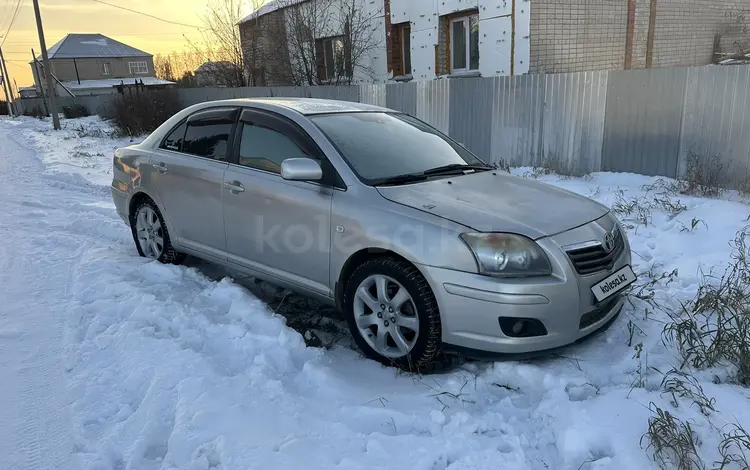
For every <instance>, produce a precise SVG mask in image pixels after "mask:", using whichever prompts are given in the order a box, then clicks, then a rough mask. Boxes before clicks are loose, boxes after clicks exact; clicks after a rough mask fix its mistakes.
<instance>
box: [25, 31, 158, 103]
mask: <svg viewBox="0 0 750 470" xmlns="http://www.w3.org/2000/svg"><path fill="white" fill-rule="evenodd" d="M47 55H48V57H49V65H50V69H51V71H52V74H53V75H54V77H56V78H57V79H58V80H59V81H60V82H61V83H62V85H63V86H65V87H66V88H68V89H69V90H71V92H73V93H74V94H75V95H76V96H80V95H95V94H106V93H115V92H116V91H117V88H116V87H117V86H118V85H124V86H134V85H135V84H136V82H138V83H139V84H140V83H141V82H142V84H143V85H144V86H148V87H163V86H166V85H171V84H172V82H169V81H166V80H161V79H158V78H156V76H155V73H154V58H153V56H152V55H151V54H149V53H147V52H143V51H141V50H139V49H136V48H134V47H131V46H128V45H127V44H123V43H121V42H119V41H115V40H114V39H111V38H108V37H107V36H104V35H102V34H68V35H66V36H65V37H64V38H62V39H61V40H60V41H58V42H57V43H56V44H54V45H53V46H52V47H50V48H49V49H48V50H47ZM41 60H42V58H41V56H39V57H37V61H38V62H32V63H30V64H29V65H30V66H31V68H32V72H33V77H34V82H35V84H34V87H35V89H36V90H37V91H39V90H40V89H41V87H44V92H45V94H46V93H47V82H46V71H45V70H44V67H43V66H42V65H41ZM55 91H56V93H57V94H58V95H65V94H66V93H67V92H66V91H65V90H64V89H63V88H62V86H61V85H60V84H59V83H56V86H55Z"/></svg>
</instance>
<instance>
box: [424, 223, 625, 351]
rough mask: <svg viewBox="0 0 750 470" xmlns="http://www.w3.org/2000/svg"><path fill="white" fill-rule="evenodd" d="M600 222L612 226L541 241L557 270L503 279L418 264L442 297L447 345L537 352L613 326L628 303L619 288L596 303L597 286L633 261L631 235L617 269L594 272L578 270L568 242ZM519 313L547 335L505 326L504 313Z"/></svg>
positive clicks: (578, 230)
mask: <svg viewBox="0 0 750 470" xmlns="http://www.w3.org/2000/svg"><path fill="white" fill-rule="evenodd" d="M607 220H610V219H609V218H608V217H607ZM602 226H604V227H603V228H604V229H605V230H609V228H608V227H607V222H606V221H603V219H600V220H599V221H596V222H592V223H591V224H587V225H584V226H582V227H579V228H576V229H574V230H571V231H569V232H565V233H563V234H560V235H557V236H553V237H547V238H544V239H541V240H538V243H539V245H540V246H541V247H542V248H543V249H544V250H545V251H546V252H547V254H548V256H549V257H550V262H551V264H552V265H553V274H552V275H551V276H546V277H536V278H522V279H499V278H492V277H488V276H481V275H478V274H472V273H466V272H460V271H454V270H450V269H444V268H437V267H432V266H420V269H421V271H422V273H423V274H424V276H425V278H426V279H427V281H428V282H429V283H430V286H431V287H432V290H433V292H434V293H435V297H436V299H437V302H438V306H439V309H440V312H441V321H442V335H443V342H444V343H445V344H446V348H447V349H456V350H459V351H475V352H476V351H481V352H484V353H498V354H526V353H534V352H538V351H545V350H549V349H556V348H559V347H562V346H566V345H568V344H571V343H575V342H577V341H579V340H581V339H583V338H585V337H587V336H589V335H591V334H593V333H595V332H597V331H598V330H600V329H603V328H604V327H606V326H609V325H610V324H611V323H612V322H613V319H614V318H615V317H616V316H617V315H618V314H619V312H620V310H621V309H622V306H623V303H624V297H623V296H622V295H615V296H613V297H610V298H608V299H605V300H604V301H603V302H601V303H597V301H596V299H595V297H594V294H593V293H592V292H591V287H592V286H593V285H594V284H596V283H597V282H599V281H601V280H603V279H604V278H606V277H607V276H609V275H610V274H612V272H614V271H616V270H618V269H620V268H622V267H624V266H626V265H629V264H630V262H631V255H630V245H629V244H628V242H627V238H626V240H625V249H624V250H623V252H622V254H621V255H620V256H619V257H618V258H617V259H616V260H615V261H614V263H613V265H612V267H611V269H609V270H606V271H600V272H597V273H594V274H591V275H579V274H578V273H577V272H576V271H575V269H574V267H573V265H572V263H571V261H570V260H569V258H568V256H567V255H566V253H565V250H564V248H563V247H566V246H570V245H571V244H574V243H576V242H578V241H581V240H590V239H596V238H595V237H600V234H598V233H597V230H598V231H601V229H602ZM611 226H614V222H611ZM599 239H601V238H599ZM519 318H520V319H527V320H529V321H534V322H535V323H537V324H538V323H541V324H542V325H543V327H544V333H545V334H537V335H534V336H527V337H516V336H511V335H508V334H505V333H504V331H503V328H502V327H501V323H502V322H503V321H504V319H506V320H507V319H519ZM506 331H507V328H506Z"/></svg>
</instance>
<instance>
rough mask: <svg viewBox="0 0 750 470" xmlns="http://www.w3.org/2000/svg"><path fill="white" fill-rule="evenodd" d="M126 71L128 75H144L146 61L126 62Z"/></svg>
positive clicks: (146, 65) (145, 72) (146, 69)
mask: <svg viewBox="0 0 750 470" xmlns="http://www.w3.org/2000/svg"><path fill="white" fill-rule="evenodd" d="M141 66H142V67H141ZM128 71H129V72H130V75H145V74H147V73H148V61H145V60H136V61H132V62H128Z"/></svg>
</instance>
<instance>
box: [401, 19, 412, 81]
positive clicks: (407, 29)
mask: <svg viewBox="0 0 750 470" xmlns="http://www.w3.org/2000/svg"><path fill="white" fill-rule="evenodd" d="M407 40H408V41H409V42H408V47H407ZM407 52H408V54H407ZM407 57H409V63H408V64H407V63H406V58H407ZM407 65H408V67H407ZM401 70H403V71H404V75H411V74H412V67H411V23H406V24H404V25H401Z"/></svg>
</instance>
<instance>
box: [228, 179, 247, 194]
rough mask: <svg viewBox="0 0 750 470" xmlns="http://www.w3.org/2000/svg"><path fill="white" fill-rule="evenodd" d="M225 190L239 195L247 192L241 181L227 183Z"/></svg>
mask: <svg viewBox="0 0 750 470" xmlns="http://www.w3.org/2000/svg"><path fill="white" fill-rule="evenodd" d="M224 188H225V189H228V190H229V191H231V193H232V194H239V193H241V192H243V191H245V187H244V186H242V183H240V182H239V181H232V182H225V183H224Z"/></svg>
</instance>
